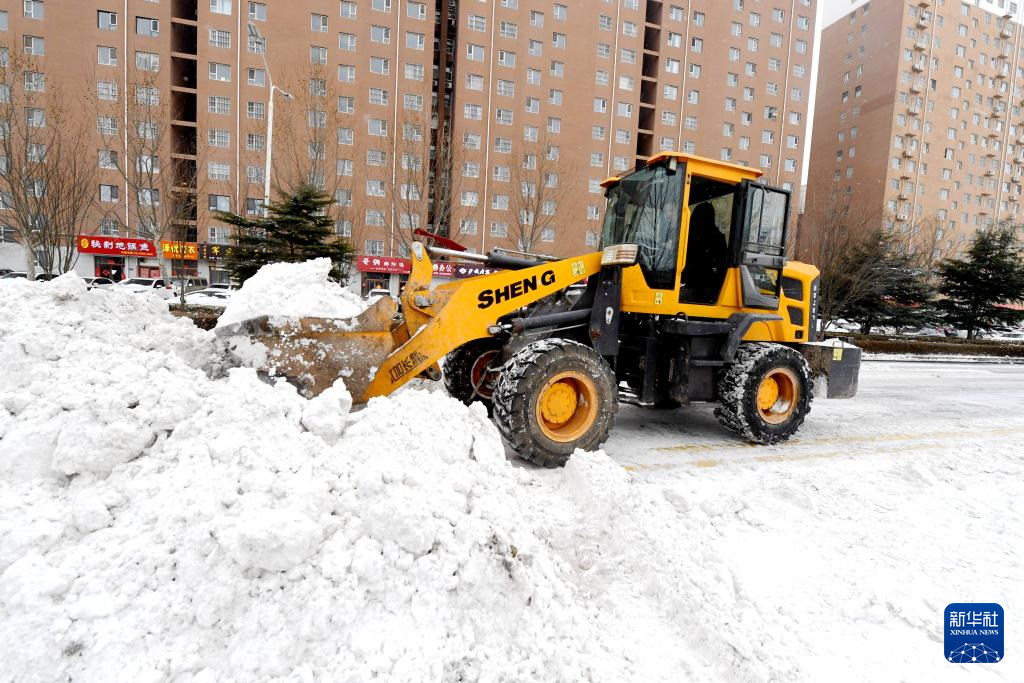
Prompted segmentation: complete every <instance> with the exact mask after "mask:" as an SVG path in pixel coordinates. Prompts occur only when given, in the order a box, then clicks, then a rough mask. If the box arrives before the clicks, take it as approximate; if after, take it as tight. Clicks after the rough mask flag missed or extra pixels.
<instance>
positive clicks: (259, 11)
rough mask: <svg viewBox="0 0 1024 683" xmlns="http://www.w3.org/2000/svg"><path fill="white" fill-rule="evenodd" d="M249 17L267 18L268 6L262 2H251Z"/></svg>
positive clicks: (264, 19)
mask: <svg viewBox="0 0 1024 683" xmlns="http://www.w3.org/2000/svg"><path fill="white" fill-rule="evenodd" d="M249 18H250V19H252V20H253V21H266V20H267V6H266V5H265V4H263V3H262V2H250V3H249Z"/></svg>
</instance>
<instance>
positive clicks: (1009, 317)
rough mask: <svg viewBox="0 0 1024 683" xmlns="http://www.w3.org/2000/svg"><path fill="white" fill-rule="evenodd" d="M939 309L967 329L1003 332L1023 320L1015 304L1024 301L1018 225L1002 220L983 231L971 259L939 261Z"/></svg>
mask: <svg viewBox="0 0 1024 683" xmlns="http://www.w3.org/2000/svg"><path fill="white" fill-rule="evenodd" d="M939 278H940V281H941V282H940V285H939V292H940V293H941V294H942V295H943V296H944V297H945V298H943V299H941V300H940V301H939V302H938V307H939V309H940V310H941V311H942V313H943V314H944V316H945V318H946V320H948V321H949V322H950V323H951V324H953V325H955V326H956V327H957V328H958V329H963V330H967V336H968V338H971V339H973V338H974V336H975V334H976V333H977V332H978V331H979V330H1002V329H1007V328H1008V327H1012V326H1013V325H1015V324H1018V323H1020V322H1024V311H1022V310H1019V309H1014V308H1010V307H1009V306H1010V305H1014V304H1018V303H1019V302H1021V301H1024V249H1022V247H1021V244H1020V242H1019V241H1018V239H1017V231H1016V228H1015V226H1013V225H1009V224H1000V225H997V226H995V227H993V228H990V229H987V230H981V231H979V232H978V233H977V234H976V235H975V236H974V240H973V241H972V242H971V247H970V249H969V250H968V251H967V256H966V258H963V259H949V260H946V261H943V262H942V263H941V264H939Z"/></svg>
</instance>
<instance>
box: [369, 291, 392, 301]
mask: <svg viewBox="0 0 1024 683" xmlns="http://www.w3.org/2000/svg"><path fill="white" fill-rule="evenodd" d="M386 296H391V290H390V289H384V288H378V289H371V290H370V291H369V292H367V293H366V300H367V301H369V302H370V303H371V304H375V303H377V300H378V299H382V298H384V297H386Z"/></svg>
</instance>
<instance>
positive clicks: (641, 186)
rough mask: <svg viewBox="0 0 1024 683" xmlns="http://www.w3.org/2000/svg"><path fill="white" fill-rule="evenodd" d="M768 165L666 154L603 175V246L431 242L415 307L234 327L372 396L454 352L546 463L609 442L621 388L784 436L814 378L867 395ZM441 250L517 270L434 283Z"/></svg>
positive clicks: (840, 390) (457, 391) (853, 351)
mask: <svg viewBox="0 0 1024 683" xmlns="http://www.w3.org/2000/svg"><path fill="white" fill-rule="evenodd" d="M759 176H760V172H759V171H757V170H755V169H750V168H745V167H742V166H737V165H733V164H727V163H723V162H719V161H713V160H710V159H704V158H701V157H696V156H691V155H683V154H677V153H663V154H659V155H657V156H655V157H653V158H651V159H650V160H649V161H648V162H647V163H646V165H645V166H644V167H642V168H640V169H638V170H636V171H634V172H632V173H629V174H626V175H623V176H621V177H612V178H609V179H608V180H606V181H605V182H604V183H603V186H604V187H605V189H606V197H607V200H608V202H607V210H606V215H605V219H604V226H603V234H602V247H603V249H602V250H601V251H599V252H596V253H590V254H585V255H583V256H578V257H574V258H567V259H564V260H559V261H549V260H543V259H536V260H534V259H529V258H520V257H511V256H508V255H503V254H496V253H494V252H492V253H491V254H490V255H472V254H465V253H459V252H450V251H447V250H444V249H432V250H428V248H426V247H425V246H424V245H423V244H421V243H419V242H417V243H414V244H413V248H412V264H413V265H412V272H411V274H410V276H409V281H408V283H407V284H406V286H405V288H404V290H403V292H402V295H401V304H402V305H401V313H400V314H399V312H398V307H397V306H396V304H395V302H394V301H393V300H392V299H390V298H383V299H381V300H379V301H377V302H376V303H375V304H374V305H373V306H371V307H370V308H369V309H367V310H366V311H364V312H363V313H362V314H361V315H359V316H357V317H355V318H352V319H350V320H334V319H324V318H304V319H301V320H297V321H295V320H291V321H289V320H286V319H273V318H267V317H262V318H256V319H253V320H247V321H244V322H241V323H237V324H235V325H231V326H228V327H226V328H223V329H220V330H218V332H219V333H220V334H221V335H222V336H225V337H227V338H228V339H229V342H230V343H231V345H232V346H233V348H234V349H235V350H236V352H237V353H239V354H241V355H246V356H248V357H249V358H253V353H254V352H255V354H256V356H255V357H256V358H257V364H258V366H259V367H260V368H261V369H262V370H264V371H266V372H268V373H270V374H276V375H283V376H284V377H286V378H288V379H289V380H290V381H291V382H293V383H294V384H296V385H297V386H298V387H299V388H300V390H301V391H303V392H304V393H305V394H306V395H315V394H318V393H320V392H321V391H323V390H324V389H326V388H327V387H329V386H331V384H333V383H334V381H335V380H336V379H337V378H338V377H343V378H344V380H345V383H346V386H347V387H348V388H349V390H350V391H351V393H352V395H353V397H354V398H355V400H356V401H357V402H360V401H362V402H365V401H368V400H369V399H370V398H373V397H375V396H384V395H387V394H390V393H391V392H393V391H395V390H396V389H398V388H399V387H401V386H402V385H403V384H405V383H406V382H408V381H409V380H411V379H413V378H415V377H427V378H430V379H434V380H437V379H440V377H441V369H440V367H439V365H438V361H440V360H441V359H442V358H443V359H444V369H445V372H444V381H445V384H446V387H447V389H448V392H449V393H450V394H451V395H452V396H454V397H456V398H458V399H460V400H462V401H464V402H466V403H469V402H472V401H481V402H483V403H485V404H487V405H488V409H489V410H491V411H492V414H493V417H494V420H495V422H496V423H497V425H498V428H499V429H500V431H501V433H502V434H503V436H504V437H505V439H506V440H507V441H508V443H509V444H510V446H511V447H512V449H513V450H514V451H515V452H516V453H517V454H518V455H519V456H521V457H523V458H525V459H527V460H529V461H532V462H534V463H536V464H538V465H542V466H545V467H556V466H561V465H563V464H565V462H566V460H567V459H568V458H569V456H570V455H571V454H572V453H573V451H574V450H575V449H576V448H583V449H594V448H596V447H598V446H599V445H600V444H601V443H603V442H604V441H605V440H606V439H607V437H608V431H609V429H610V428H611V426H612V422H613V421H614V418H615V413H616V411H617V409H618V404H619V402H620V401H621V402H627V403H633V404H636V405H640V406H646V407H651V408H670V407H675V406H679V405H682V404H686V403H690V402H693V401H710V402H716V403H717V404H718V406H717V408H716V410H715V414H716V416H717V417H718V419H719V421H720V422H721V423H722V424H723V425H724V426H725V427H726V428H728V429H730V430H732V431H733V432H735V433H736V434H738V435H739V436H741V437H742V438H744V439H746V440H748V441H751V442H755V443H763V444H772V443H778V442H781V441H784V440H786V439H788V438H789V437H790V436H792V435H793V434H794V433H795V432H796V431H797V429H798V428H799V427H800V425H801V423H802V422H803V421H804V417H805V416H806V415H807V412H808V410H809V408H810V405H809V404H810V399H811V381H812V376H813V377H816V378H820V379H822V380H823V381H827V395H828V397H830V398H848V397H851V396H853V395H854V394H855V393H856V389H857V376H858V372H859V366H860V350H859V349H857V348H855V347H850V346H843V347H834V346H827V345H823V344H818V343H815V324H814V322H815V304H816V298H817V286H818V270H817V269H816V268H814V267H813V266H810V265H807V264H803V263H797V262H787V259H786V256H785V244H786V230H787V226H788V225H789V216H790V193H789V192H788V191H786V190H781V189H777V188H773V187H769V186H767V185H764V184H760V183H757V182H756V180H757V178H758V177H759ZM428 251H432V252H433V253H434V254H435V255H443V256H446V257H452V256H459V257H463V258H470V259H477V260H480V261H482V262H484V263H486V264H487V265H489V266H491V267H498V268H503V269H504V270H502V271H500V272H497V273H493V274H490V275H481V276H479V277H475V278H471V279H467V280H462V281H454V282H451V283H447V284H440V285H437V286H436V287H434V288H433V289H432V288H431V277H432V267H431V262H430V257H429V255H428ZM583 282H585V283H586V284H585V287H584V286H582V285H580V284H579V283H583ZM574 285H575V286H574Z"/></svg>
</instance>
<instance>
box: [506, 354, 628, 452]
mask: <svg viewBox="0 0 1024 683" xmlns="http://www.w3.org/2000/svg"><path fill="white" fill-rule="evenodd" d="M618 407H619V400H618V389H617V387H616V383H615V373H614V372H613V371H612V369H611V367H610V366H609V365H608V363H607V362H605V360H604V359H603V358H602V357H601V356H599V355H598V354H597V352H596V351H594V350H593V349H592V348H590V347H589V346H584V345H583V344H580V343H578V342H574V341H569V340H567V339H545V340H542V341H538V342H534V343H533V344H530V345H529V346H527V347H525V348H523V349H520V350H519V351H518V352H517V353H516V354H515V355H513V356H512V358H511V359H510V360H509V362H508V363H507V364H506V365H505V368H504V370H503V371H502V373H501V376H500V377H499V378H498V381H497V383H496V384H495V387H494V421H495V423H496V424H497V425H498V429H499V430H500V431H501V433H502V435H503V436H504V437H505V440H506V441H508V443H509V445H511V446H512V450H514V451H515V452H516V454H517V455H518V456H519V457H521V458H523V459H524V460H529V461H530V462H532V463H534V464H536V465H540V466H541V467H561V466H563V465H565V463H566V461H568V460H569V456H570V455H572V454H573V452H574V451H575V450H576V449H577V448H582V449H584V450H592V449H595V448H597V447H599V446H600V445H601V444H602V443H604V442H605V441H606V440H607V439H608V430H609V429H611V426H612V423H613V422H614V420H615V413H616V411H618Z"/></svg>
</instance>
